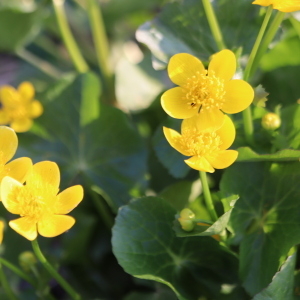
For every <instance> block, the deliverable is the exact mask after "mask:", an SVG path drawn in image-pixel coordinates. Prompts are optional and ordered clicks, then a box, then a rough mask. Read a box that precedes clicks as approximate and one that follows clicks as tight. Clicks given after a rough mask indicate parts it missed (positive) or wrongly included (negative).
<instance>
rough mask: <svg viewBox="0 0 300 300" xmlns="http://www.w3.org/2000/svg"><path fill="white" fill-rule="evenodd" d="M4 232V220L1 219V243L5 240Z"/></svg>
mask: <svg viewBox="0 0 300 300" xmlns="http://www.w3.org/2000/svg"><path fill="white" fill-rule="evenodd" d="M3 234H4V222H3V221H2V220H0V245H1V244H2V241H3Z"/></svg>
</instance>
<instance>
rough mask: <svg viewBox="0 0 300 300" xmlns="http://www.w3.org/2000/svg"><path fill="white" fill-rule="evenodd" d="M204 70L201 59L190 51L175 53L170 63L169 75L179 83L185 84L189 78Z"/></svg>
mask: <svg viewBox="0 0 300 300" xmlns="http://www.w3.org/2000/svg"><path fill="white" fill-rule="evenodd" d="M203 70H205V68H204V66H203V64H202V62H201V60H200V59H198V58H197V57H195V56H193V55H191V54H188V53H178V54H175V55H173V56H172V57H171V59H170V61H169V64H168V73H169V77H170V79H171V80H172V81H173V82H174V83H175V84H177V85H184V84H185V83H186V81H187V79H188V78H190V77H192V76H194V75H196V72H202V71H203Z"/></svg>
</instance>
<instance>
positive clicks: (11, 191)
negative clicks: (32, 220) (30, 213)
mask: <svg viewBox="0 0 300 300" xmlns="http://www.w3.org/2000/svg"><path fill="white" fill-rule="evenodd" d="M23 188H24V186H23V184H21V183H20V182H19V181H17V180H15V179H13V178H11V177H8V176H5V177H4V178H3V179H2V182H1V200H2V202H3V205H4V207H5V208H6V209H7V210H8V211H9V212H10V213H12V214H16V215H19V214H21V212H22V210H21V207H20V202H19V201H20V199H19V197H18V195H19V193H20V191H21V189H23Z"/></svg>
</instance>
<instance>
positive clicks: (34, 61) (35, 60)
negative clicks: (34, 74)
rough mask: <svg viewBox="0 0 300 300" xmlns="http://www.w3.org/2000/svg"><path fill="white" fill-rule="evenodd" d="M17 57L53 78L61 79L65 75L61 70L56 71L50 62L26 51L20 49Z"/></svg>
mask: <svg viewBox="0 0 300 300" xmlns="http://www.w3.org/2000/svg"><path fill="white" fill-rule="evenodd" d="M16 55H17V56H19V57H20V58H22V59H23V60H24V61H26V62H28V63H30V64H31V65H33V66H34V67H36V68H37V69H39V70H40V71H42V72H43V73H45V74H47V75H48V76H50V77H52V78H55V79H59V78H60V77H62V75H63V73H62V72H61V71H60V70H58V69H56V68H55V67H54V66H52V65H51V64H50V63H49V62H47V61H45V60H43V59H41V58H39V57H37V56H35V55H34V54H32V53H31V52H29V51H27V50H26V49H18V50H17V51H16Z"/></svg>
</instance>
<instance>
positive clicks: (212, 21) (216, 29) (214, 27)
mask: <svg viewBox="0 0 300 300" xmlns="http://www.w3.org/2000/svg"><path fill="white" fill-rule="evenodd" d="M202 3H203V6H204V10H205V13H206V17H207V21H208V23H209V27H210V30H211V32H212V34H213V37H214V39H215V41H216V44H217V46H218V48H219V50H223V49H225V48H226V45H225V43H224V40H223V36H222V32H221V30H220V26H219V24H218V20H217V18H216V15H215V12H214V9H213V7H212V5H211V3H210V1H209V0H202Z"/></svg>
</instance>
